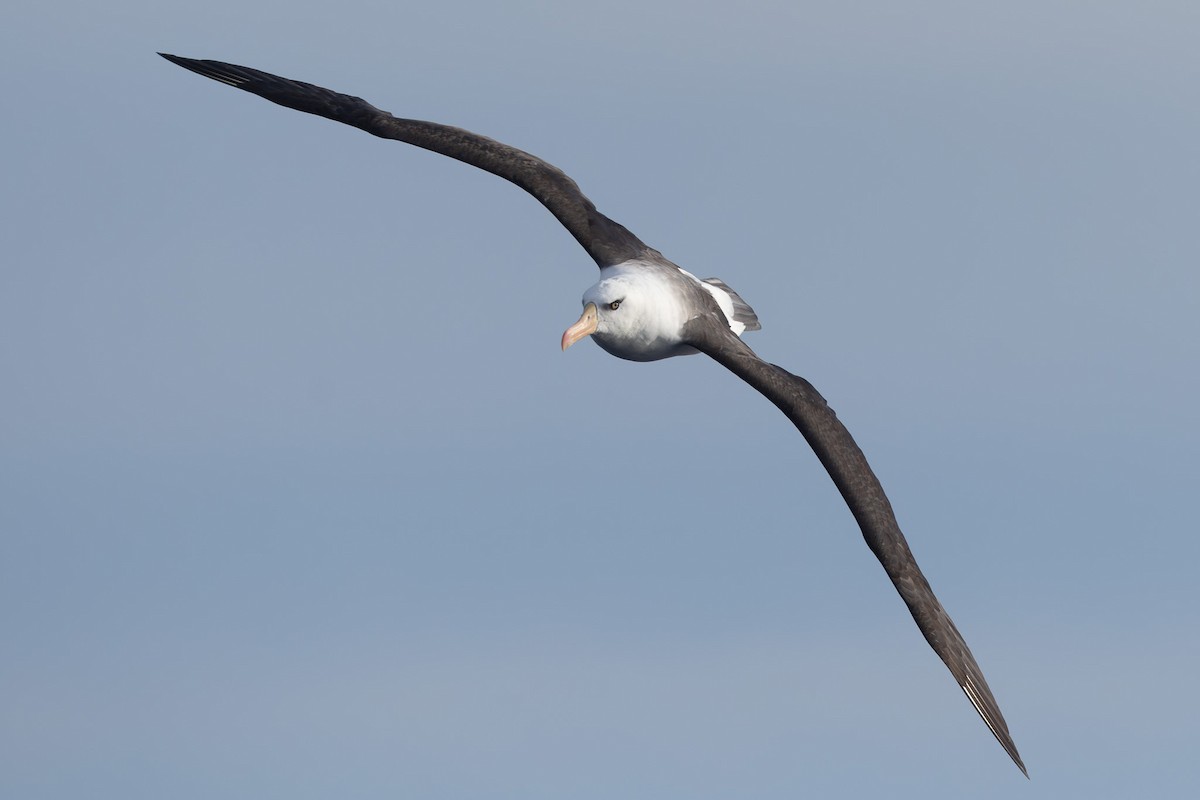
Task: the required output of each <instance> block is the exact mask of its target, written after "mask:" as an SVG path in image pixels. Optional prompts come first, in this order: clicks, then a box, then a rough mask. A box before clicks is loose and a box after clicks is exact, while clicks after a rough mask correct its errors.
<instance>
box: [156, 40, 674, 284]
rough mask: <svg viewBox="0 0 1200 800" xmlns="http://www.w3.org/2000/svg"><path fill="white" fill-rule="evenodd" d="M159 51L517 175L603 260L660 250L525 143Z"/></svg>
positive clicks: (325, 113) (221, 77) (287, 100)
mask: <svg viewBox="0 0 1200 800" xmlns="http://www.w3.org/2000/svg"><path fill="white" fill-rule="evenodd" d="M159 55H160V56H162V57H163V58H165V59H167V60H168V61H170V62H172V63H173V64H178V65H179V66H181V67H183V68H184V69H190V70H191V71H192V72H195V73H198V74H200V75H203V76H205V77H206V78H212V79H213V80H215V81H220V82H221V83H224V84H226V85H229V86H233V87H235V88H237V89H241V90H243V91H246V92H250V93H251V94H256V95H258V96H259V97H263V98H266V99H267V100H270V101H271V102H272V103H278V104H279V105H281V106H286V107H288V108H294V109H296V110H297V111H304V112H306V113H308V114H316V115H317V116H320V117H326V118H327V119H332V120H335V121H337V122H341V123H344V124H346V125H353V126H354V127H355V128H361V129H362V130H364V131H366V132H367V133H370V134H373V135H375V136H379V137H381V138H384V139H395V140H397V141H401V142H406V143H408V144H412V145H416V146H417V147H423V148H424V149H426V150H432V151H433V152H435V153H441V154H442V155H444V156H449V157H450V158H454V159H457V160H459V161H462V162H464V163H466V164H470V165H471V166H474V167H479V168H480V169H482V170H486V171H488V172H490V173H492V174H493V175H499V176H500V177H501V178H504V179H505V180H508V181H512V182H513V183H515V184H516V185H517V186H520V187H521V188H522V189H524V190H525V191H527V192H529V193H530V194H531V195H533V196H534V197H536V198H537V199H538V201H539V202H541V204H542V205H544V206H545V207H546V208H548V209H549V210H550V213H552V214H553V215H554V216H555V217H557V218H558V221H559V222H561V223H562V225H563V227H564V228H566V229H567V230H568V231H570V232H571V235H572V236H574V237H575V239H576V241H578V242H579V244H581V245H582V246H583V249H585V250H587V252H588V255H590V256H591V257H592V260H594V261H595V262H596V264H597V266H600V267H607V266H611V265H613V264H620V263H621V262H623V261H629V260H630V259H634V258H639V257H644V256H646V255H647V254H652V255H658V254H657V251H654V250H652V249H651V248H649V247H647V246H646V245H645V244H644V243H643V242H642V241H641V240H640V239H638V237H636V236H634V235H633V234H632V233H630V232H629V230H628V229H626V228H625V226H623V225H621V224H620V223H617V222H614V221H613V220H611V219H609V218H608V217H606V216H604V215H603V214H601V213H600V212H599V211H597V210H596V206H595V205H593V204H592V201H591V200H589V199H588V198H587V197H586V196H585V195H584V194H583V192H582V191H580V190H579V186H578V185H577V184H576V183H575V181H573V180H571V178H570V177H568V176H567V175H566V173H564V172H563V171H562V170H560V169H559V168H558V167H555V166H554V165H552V164H548V163H546V162H545V161H543V160H542V159H540V158H538V157H537V156H534V155H530V154H529V153H526V152H525V151H524V150H518V149H517V148H515V147H511V146H509V145H506V144H504V143H502V142H497V141H496V140H495V139H489V138H488V137H486V136H480V135H479V134H477V133H471V132H470V131H467V130H463V129H462V128H455V127H451V126H450V125H439V124H438V123H436V122H423V121H421V120H415V119H402V118H400V117H394V116H392V115H391V114H389V113H388V112H386V111H382V110H380V109H378V108H376V107H375V106H373V105H371V104H370V103H368V102H367V101H366V100H363V99H362V98H361V97H353V96H351V95H348V94H341V93H339V92H334V91H331V90H329V89H324V88H322V87H320V86H314V85H313V84H311V83H304V82H303V81H294V80H291V79H289V78H281V77H279V76H278V75H272V74H270V73H269V72H262V71H261V70H257V69H251V68H250V67H239V66H238V65H236V64H226V63H224V62H222V61H207V60H198V59H194V58H182V57H181V56H173V55H168V54H166V53H159Z"/></svg>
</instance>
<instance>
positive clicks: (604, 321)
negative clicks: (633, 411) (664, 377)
mask: <svg viewBox="0 0 1200 800" xmlns="http://www.w3.org/2000/svg"><path fill="white" fill-rule="evenodd" d="M654 267H658V265H654ZM654 267H650V266H649V265H646V264H641V263H637V264H618V265H616V266H613V267H605V268H604V269H603V270H601V272H600V280H599V281H598V282H597V283H596V284H595V285H594V286H592V287H591V288H590V289H588V290H587V291H586V292H584V293H583V315H582V316H581V317H580V318H579V321H578V322H576V323H575V324H574V325H572V326H571V327H569V328H567V330H566V332H564V333H563V337H562V348H563V350H566V349H567V348H568V347H570V346H571V345H573V344H575V342H577V341H579V340H580V339H582V338H584V337H585V336H591V337H592V339H594V340H595V341H596V344H598V345H600V346H601V347H602V348H604V349H605V350H607V351H608V352H609V353H611V354H612V355H614V356H616V357H617V358H624V359H627V360H629V361H657V360H659V359H662V358H670V357H671V356H678V355H687V354H689V353H694V352H696V351H695V350H694V349H692V348H691V347H689V346H688V345H686V344H683V341H682V330H683V326H684V324H685V323H686V322H687V321H688V312H687V309H686V307H685V302H684V297H685V296H684V295H681V294H680V286H681V285H685V286H686V279H683V276H682V275H681V274H680V272H679V270H678V269H676V268H674V267H669V268H662V267H658V268H654ZM668 270H669V271H668Z"/></svg>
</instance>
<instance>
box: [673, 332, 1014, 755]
mask: <svg viewBox="0 0 1200 800" xmlns="http://www.w3.org/2000/svg"><path fill="white" fill-rule="evenodd" d="M684 338H685V339H686V340H687V342H688V343H689V344H691V345H692V346H693V347H695V348H696V349H697V350H700V351H701V352H703V353H706V354H707V355H709V356H711V357H712V358H713V359H715V360H716V361H718V362H719V363H720V364H721V365H723V366H724V367H725V368H727V369H728V370H730V371H731V372H733V373H734V374H735V375H737V376H738V377H739V378H741V379H742V380H744V381H745V382H746V383H748V384H750V385H751V386H753V387H754V388H755V389H757V390H758V391H759V392H760V393H762V394H763V395H764V396H765V397H766V398H767V399H768V400H770V401H771V402H772V403H774V404H775V405H776V406H777V407H778V408H779V410H781V411H782V412H783V413H784V414H785V415H787V417H788V419H790V420H791V421H792V423H793V424H794V425H795V426H796V427H797V428H798V429H799V430H800V433H802V434H803V435H804V438H805V439H806V440H808V443H809V445H810V446H811V447H812V449H813V451H814V452H815V453H816V454H817V458H818V459H820V461H821V464H823V465H824V467H825V469H826V470H827V471H828V472H829V475H830V477H831V478H833V482H834V484H836V485H837V488H838V491H840V492H841V494H842V497H843V498H845V501H846V504H847V505H848V506H850V511H851V513H853V514H854V518H855V520H857V521H858V525H859V528H861V530H862V534H863V538H864V539H866V542H867V546H868V547H870V548H871V551H872V552H873V553H875V556H876V558H878V559H879V562H880V563H881V564H882V565H883V568H884V570H885V571H886V572H887V574H888V577H889V578H891V579H892V583H893V584H895V586H896V591H898V592H899V593H900V597H901V598H903V600H904V602H905V604H906V605H907V606H908V610H909V611H910V612H911V613H912V616H913V619H914V620H915V621H916V623H917V627H918V628H920V629H921V633H923V634H924V635H925V639H926V641H928V642H929V645H930V647H932V648H933V650H934V652H935V653H937V654H938V657H940V658H941V659H942V661H943V662H945V664H946V666H947V667H948V668H949V669H950V673H951V674H952V675H953V676H954V678H955V680H957V681H958V685H959V686H960V687H962V690H963V692H965V693H966V695H967V697H968V699H970V701H971V704H972V705H973V706H975V710H976V711H978V712H979V715H980V716H981V717H983V721H984V722H985V723H987V726H988V728H989V729H991V731H992V733H993V734H994V735H995V737H996V740H997V741H999V742H1000V745H1001V746H1002V747H1003V748H1004V750H1005V752H1007V753H1008V755H1009V756H1010V757H1011V758H1012V760H1013V761H1014V762H1015V763H1016V765H1017V766H1018V767H1019V768H1020V769H1021V772H1022V773H1024V774H1025V776H1026V777H1028V776H1029V773H1028V772H1027V771H1026V769H1025V764H1024V763H1022V761H1021V756H1020V754H1019V753H1018V752H1017V746H1016V744H1014V743H1013V740H1012V736H1011V735H1009V732H1008V724H1007V723H1006V722H1005V721H1004V715H1003V714H1001V713H1000V706H999V705H998V704H997V703H996V698H995V697H993V696H992V691H991V689H989V688H988V685H987V681H986V680H984V677H983V670H981V669H980V668H979V665H978V664H977V663H976V662H975V657H974V656H972V655H971V650H970V648H968V647H967V643H966V641H964V640H963V637H962V634H960V633H959V632H958V628H956V627H955V625H954V622H953V620H951V619H950V615H949V614H947V613H946V610H945V609H944V608H942V604H941V603H940V602H938V599H937V597H936V596H935V595H934V593H933V589H931V588H930V586H929V581H927V580H926V579H925V576H924V575H923V574H922V573H921V568H920V567H918V566H917V562H916V559H915V558H913V554H912V551H911V550H909V547H908V542H907V541H905V539H904V534H903V533H901V531H900V525H899V523H897V522H896V515H895V513H894V512H893V511H892V504H891V503H890V502H889V501H888V499H887V495H886V494H884V491H883V486H882V485H880V483H879V479H878V478H876V477H875V473H874V472H873V471H872V470H871V466H870V465H869V464H868V463H867V459H866V457H865V456H864V455H863V453H862V450H860V449H859V447H858V445H857V444H856V443H855V441H854V438H853V437H852V436H851V435H850V432H849V431H848V430H846V427H845V426H844V425H842V423H841V421H840V420H838V418H837V415H836V414H834V412H833V409H831V408H830V407H829V404H828V403H826V402H825V398H824V397H822V396H821V395H820V393H819V392H817V390H816V389H814V388H813V386H812V384H810V383H809V382H808V381H806V380H804V379H803V378H801V377H799V376H797V375H793V374H792V373H790V372H788V371H787V370H785V369H783V368H781V367H777V366H775V365H774V364H768V363H767V362H765V361H763V360H762V359H760V358H759V357H758V356H757V355H755V353H754V351H753V350H751V349H750V348H749V347H747V346H746V344H745V343H744V342H742V340H741V339H739V338H738V337H737V336H735V335H734V334H733V333H732V332H731V331H730V330H729V326H728V325H726V324H724V323H723V321H721V320H717V319H713V318H710V317H707V316H704V317H698V318H696V319H694V320H692V321H691V322H689V323H688V325H687V327H686V328H685V330H684Z"/></svg>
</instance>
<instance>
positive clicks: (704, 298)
mask: <svg viewBox="0 0 1200 800" xmlns="http://www.w3.org/2000/svg"><path fill="white" fill-rule="evenodd" d="M159 55H161V56H162V57H163V58H165V59H167V60H168V61H171V62H173V63H175V64H178V65H179V66H181V67H183V68H185V69H189V70H191V71H192V72H196V73H199V74H200V75H204V76H205V77H208V78H212V79H213V80H216V81H220V82H221V83H225V84H228V85H230V86H233V87H235V88H237V89H242V90H244V91H247V92H251V93H252V94H256V95H258V96H259V97H263V98H265V99H267V100H270V101H271V102H273V103H278V104H279V105H282V106H287V107H288V108H293V109H296V110H297V111H304V112H306V113H309V114H316V115H318V116H322V117H326V118H328V119H332V120H335V121H337V122H342V123H345V124H347V125H353V126H354V127H356V128H361V129H362V130H364V131H366V132H367V133H370V134H372V135H374V136H379V137H381V138H384V139H396V140H399V141H401V142H407V143H408V144H412V145H416V146H417V147H422V148H425V149H426V150H432V151H433V152H435V153H441V154H442V155H445V156H450V157H451V158H454V159H457V160H459V161H462V162H465V163H467V164H470V165H472V166H475V167H479V168H480V169H484V170H487V171H488V172H491V173H492V174H494V175H498V176H500V177H501V178H504V179H505V180H508V181H511V182H513V183H515V184H516V185H517V186H520V187H521V188H522V189H524V190H525V191H527V192H529V193H530V194H531V195H533V196H534V197H536V198H537V199H538V201H539V202H540V203H541V204H542V205H544V206H545V207H546V208H547V209H549V210H550V213H552V214H553V215H554V216H555V217H557V218H558V221H559V222H560V223H562V225H563V227H565V228H566V229H567V230H568V231H570V233H571V235H572V236H574V237H575V239H576V240H577V241H578V242H579V244H580V245H582V246H583V249H584V250H586V251H587V253H588V255H590V256H591V257H592V259H593V260H594V261H595V262H596V264H597V265H598V266H599V267H600V280H599V281H598V282H597V283H596V284H594V285H593V286H592V287H591V288H589V289H588V290H587V291H586V292H584V295H583V314H582V315H581V316H580V317H579V320H578V321H577V322H576V323H575V324H573V325H571V326H570V327H569V328H567V330H566V331H565V332H564V333H563V336H562V348H563V350H566V349H567V348H568V347H570V346H571V345H572V344H574V343H575V342H578V341H579V340H581V339H583V338H585V337H588V336H590V337H591V338H592V340H593V341H595V342H596V344H598V345H600V347H602V348H604V349H605V350H607V351H608V352H609V353H611V354H613V355H614V356H617V357H618V358H623V359H628V360H630V361H657V360H659V359H662V358H669V357H671V356H679V355H687V354H692V353H704V354H705V355H707V356H709V357H711V358H712V359H714V360H715V361H717V362H718V363H719V364H721V365H722V366H724V367H725V368H726V369H728V370H729V371H730V372H732V373H733V374H735V375H737V376H738V377H739V378H741V379H742V380H744V381H745V382H746V383H748V384H750V385H751V386H753V387H754V388H755V389H757V390H758V391H759V392H760V393H761V394H763V395H764V396H765V397H766V398H767V399H768V400H770V401H771V402H772V403H774V404H775V405H776V406H777V407H778V408H779V410H781V411H782V412H783V413H784V414H785V415H786V416H787V418H788V419H790V420H791V421H792V423H793V424H795V426H796V427H797V428H798V429H799V430H800V433H801V434H803V436H804V438H805V439H806V440H807V441H808V443H809V445H810V446H811V447H812V449H813V450H814V451H815V452H816V455H817V458H819V459H820V461H821V463H822V464H823V465H824V466H825V469H826V470H828V472H829V475H830V477H831V478H833V482H834V483H835V484H836V485H837V488H838V490H839V491H840V492H841V494H842V497H843V498H844V499H845V501H846V504H847V505H848V506H849V507H850V511H851V513H852V514H853V515H854V518H855V519H856V520H857V521H858V525H859V527H860V528H861V529H862V534H863V538H864V539H866V542H867V546H868V547H870V548H871V551H872V552H873V553H874V554H875V556H876V558H878V559H879V562H880V563H881V564H882V565H883V568H884V570H885V571H886V572H887V574H888V577H889V578H891V580H892V583H893V584H895V587H896V591H898V592H899V593H900V597H901V598H902V599H903V600H904V602H905V604H906V605H907V606H908V610H909V611H910V612H911V613H912V616H913V619H914V620H915V621H916V623H917V627H918V628H920V629H921V633H923V634H924V635H925V639H926V641H928V642H929V645H930V647H932V648H933V650H934V652H935V653H937V654H938V656H939V657H940V658H941V659H942V661H943V662H945V664H946V666H947V667H948V668H949V670H950V673H951V674H952V675H953V676H954V679H955V680H956V681H958V684H959V686H960V687H962V690H963V692H965V693H966V695H967V697H968V698H969V699H970V701H971V704H972V705H973V706H974V707H975V710H976V711H978V712H979V715H980V716H981V717H982V718H983V721H984V722H985V723H987V726H988V728H989V729H990V730H991V731H992V733H993V734H994V735H995V737H996V739H997V741H999V742H1000V745H1001V746H1002V747H1003V748H1004V750H1005V751H1006V752H1007V753H1008V754H1009V756H1011V757H1012V760H1013V761H1014V762H1015V763H1016V765H1017V766H1018V767H1019V768H1020V769H1021V772H1022V773H1024V774H1025V776H1026V777H1028V776H1029V773H1028V772H1027V771H1026V769H1025V765H1024V764H1023V763H1022V761H1021V756H1020V755H1019V754H1018V753H1017V747H1016V745H1015V744H1014V743H1013V740H1012V737H1011V736H1010V735H1009V732H1008V725H1007V724H1006V723H1005V721H1004V716H1003V715H1002V714H1001V713H1000V707H999V706H998V705H997V703H996V699H995V698H994V697H993V696H992V692H991V690H990V689H989V688H988V685H987V681H985V680H984V677H983V671H982V670H981V669H980V668H979V665H978V664H976V663H975V658H974V656H972V655H971V651H970V649H969V648H968V647H967V643H966V642H965V641H964V640H963V637H962V635H961V634H960V633H959V632H958V629H957V628H956V627H955V626H954V622H953V621H952V620H951V619H950V615H949V614H947V613H946V611H945V609H944V608H942V604H941V603H940V602H938V599H937V597H936V596H935V595H934V593H933V590H932V589H931V588H930V586H929V582H928V581H927V580H926V579H925V576H924V575H923V574H922V573H921V569H920V568H919V567H918V566H917V562H916V560H915V559H914V558H913V554H912V552H911V551H910V550H909V548H908V542H907V541H905V539H904V535H903V534H902V533H901V532H900V526H899V524H898V523H897V522H896V517H895V514H894V513H893V511H892V506H891V503H889V502H888V499H887V495H885V494H884V491H883V487H882V486H881V485H880V483H879V479H878V478H876V477H875V473H874V472H872V471H871V467H870V465H868V464H867V460H866V457H865V456H863V453H862V451H861V450H860V449H859V447H858V445H857V444H856V443H855V441H854V439H853V437H851V436H850V432H849V431H847V430H846V428H845V426H843V425H842V423H841V422H840V421H839V420H838V418H837V416H836V415H835V414H834V412H833V410H832V409H831V408H830V407H829V405H828V404H827V403H826V402H825V398H823V397H822V396H821V395H820V394H819V393H818V392H817V390H816V389H814V388H813V387H812V385H811V384H810V383H809V382H808V381H806V380H805V379H804V378H801V377H799V376H797V375H793V374H792V373H790V372H788V371H787V370H785V369H783V368H782V367H778V366H776V365H774V364H770V363H767V362H766V361H763V360H762V359H761V358H759V357H758V356H757V355H756V354H755V353H754V351H753V350H751V349H750V348H749V347H748V346H747V345H746V344H745V343H744V342H742V340H741V338H740V337H741V334H742V333H744V332H746V331H754V330H759V329H760V327H761V326H760V325H759V322H758V317H757V316H756V315H755V313H754V311H753V310H752V309H751V308H750V306H749V305H747V304H746V302H745V301H744V300H742V298H741V297H739V296H738V295H737V293H736V292H734V291H733V290H732V289H731V288H729V287H728V286H727V285H726V284H725V283H723V282H722V281H720V280H717V279H715V278H708V279H705V280H700V279H698V278H696V277H695V276H694V275H692V274H691V273H690V272H687V271H685V270H683V269H681V268H680V267H678V266H676V265H675V264H673V263H671V262H670V261H668V260H667V259H666V258H664V257H663V255H662V254H661V253H659V252H658V251H657V250H655V249H653V248H651V247H649V246H647V245H646V244H644V243H643V242H642V240H641V239H639V238H638V237H637V236H635V235H634V234H633V233H631V232H630V231H628V230H627V229H626V228H625V227H624V226H622V225H620V224H619V223H616V222H614V221H613V220H611V219H609V218H608V217H606V216H604V215H603V214H601V213H600V212H599V211H597V210H596V207H595V206H594V205H593V204H592V202H591V201H590V200H588V199H587V197H586V196H584V194H583V192H581V191H580V190H579V187H578V186H577V185H576V184H575V181H573V180H571V178H569V177H567V175H566V174H565V173H563V172H562V170H560V169H558V168H557V167H554V166H552V165H550V164H547V163H546V162H545V161H543V160H541V159H540V158H538V157H537V156H533V155H530V154H529V153H526V152H524V151H522V150H518V149H517V148H515V147H510V146H509V145H506V144H502V143H500V142H497V141H495V140H494V139H489V138H487V137H485V136H480V135H478V134H475V133H471V132H470V131H466V130H463V129H461V128H454V127H451V126H449V125H439V124H437V123H433V122H422V121H420V120H411V119H400V118H397V117H394V116H392V115H391V114H389V113H388V112H386V111H381V110H380V109H378V108H376V107H375V106H373V105H371V104H370V103H368V102H366V101H365V100H363V99H362V98H359V97H353V96H350V95H345V94H340V93H338V92H333V91H330V90H329V89H324V88H322V87H320V86H314V85H312V84H310V83H303V82H301V81H294V80H289V79H287V78H281V77H279V76H277V75H271V74H270V73H266V72H261V71H259V70H256V69H250V68H248V67H239V66H237V65H234V64H226V63H223V62H220V61H207V60H196V59H190V58H181V57H179V56H173V55H167V54H166V53H160V54H159Z"/></svg>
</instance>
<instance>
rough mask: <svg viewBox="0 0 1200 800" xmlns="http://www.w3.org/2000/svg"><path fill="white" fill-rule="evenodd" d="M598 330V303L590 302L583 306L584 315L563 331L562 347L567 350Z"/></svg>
mask: <svg viewBox="0 0 1200 800" xmlns="http://www.w3.org/2000/svg"><path fill="white" fill-rule="evenodd" d="M595 332H596V304H595V303H588V304H587V305H586V306H584V307H583V315H582V316H581V317H580V318H579V321H578V322H576V323H575V324H574V325H572V326H571V327H569V328H567V329H566V330H565V331H563V338H562V349H563V350H566V349H567V348H568V347H570V346H571V345H573V344H575V343H576V342H578V341H579V340H580V339H582V338H583V337H585V336H591V335H592V334H593V333H595Z"/></svg>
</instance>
